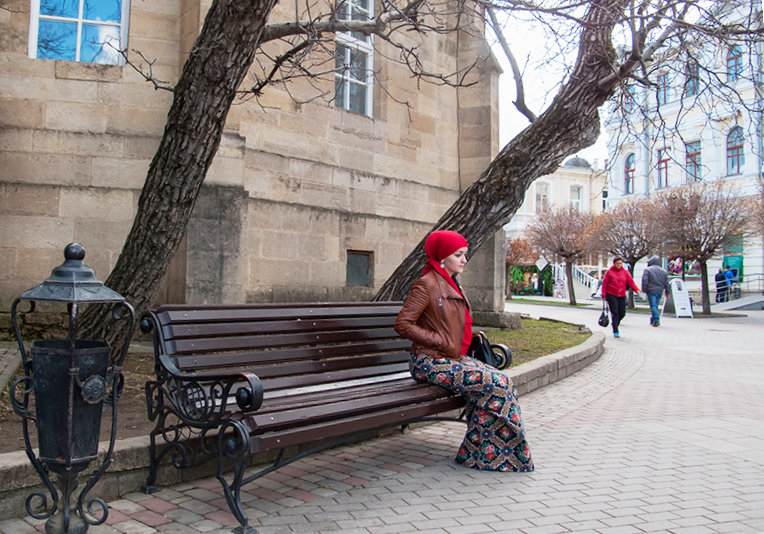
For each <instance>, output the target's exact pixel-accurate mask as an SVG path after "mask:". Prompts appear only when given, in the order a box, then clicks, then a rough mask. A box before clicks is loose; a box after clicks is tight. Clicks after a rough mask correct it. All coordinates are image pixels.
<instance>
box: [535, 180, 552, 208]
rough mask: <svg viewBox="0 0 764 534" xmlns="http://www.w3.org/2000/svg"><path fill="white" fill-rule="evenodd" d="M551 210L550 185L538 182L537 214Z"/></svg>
mask: <svg viewBox="0 0 764 534" xmlns="http://www.w3.org/2000/svg"><path fill="white" fill-rule="evenodd" d="M548 208H549V184H547V183H545V182H538V183H537V184H536V213H541V212H543V211H546V210H547V209H548Z"/></svg>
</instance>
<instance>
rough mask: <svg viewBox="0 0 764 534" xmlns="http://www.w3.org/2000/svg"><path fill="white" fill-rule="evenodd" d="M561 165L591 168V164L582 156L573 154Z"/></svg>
mask: <svg viewBox="0 0 764 534" xmlns="http://www.w3.org/2000/svg"><path fill="white" fill-rule="evenodd" d="M563 167H580V168H582V169H591V168H592V164H591V163H589V162H588V161H586V160H585V159H584V158H579V157H578V156H574V157H572V158H570V159H569V160H568V161H566V162H565V163H564V164H563Z"/></svg>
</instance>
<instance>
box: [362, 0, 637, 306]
mask: <svg viewBox="0 0 764 534" xmlns="http://www.w3.org/2000/svg"><path fill="white" fill-rule="evenodd" d="M624 5H625V4H624V2H623V1H622V0H621V1H617V2H598V3H594V4H592V5H591V7H590V8H589V11H588V12H587V14H586V17H585V23H584V28H583V31H582V34H581V38H580V45H579V53H578V59H577V61H576V66H575V69H574V71H573V73H572V74H571V77H570V80H569V81H568V82H567V83H566V84H565V85H564V86H563V87H562V88H561V90H560V92H559V94H558V95H557V97H556V98H555V99H554V101H553V102H552V104H551V105H550V106H549V108H548V109H547V110H546V111H545V112H544V113H542V114H541V115H540V116H539V117H538V119H537V120H536V121H534V122H533V124H531V125H530V126H529V127H528V128H526V129H525V130H523V131H522V132H521V133H520V134H518V135H517V137H515V138H514V139H513V140H512V141H511V142H510V143H509V144H508V145H507V146H505V147H504V149H502V151H501V152H500V153H499V155H498V156H497V157H496V159H494V160H493V161H492V162H491V164H490V165H489V166H488V168H487V169H486V170H485V171H483V173H482V174H481V176H480V178H478V179H477V180H476V181H475V182H474V183H473V184H472V185H471V186H470V187H469V188H467V190H466V191H464V193H463V194H462V195H461V196H460V197H459V199H458V200H457V201H456V202H455V203H454V204H453V205H452V206H451V207H450V208H449V209H448V210H447V211H446V213H445V214H444V215H443V216H442V217H441V218H440V220H439V221H438V222H437V223H436V224H435V226H434V227H433V230H436V229H448V230H455V231H457V232H459V233H461V234H462V235H463V236H464V237H465V238H466V239H467V242H468V243H469V245H470V249H471V252H472V253H474V251H475V250H477V249H478V248H479V247H480V245H482V244H483V243H484V242H485V241H486V240H487V239H488V238H490V237H491V236H492V235H494V233H496V232H497V231H498V230H499V229H500V228H501V227H502V226H504V225H505V224H506V223H507V222H508V221H509V220H510V219H511V218H512V215H514V214H515V212H516V211H517V209H518V208H519V207H520V206H521V205H522V203H523V199H524V196H525V190H526V189H527V188H528V186H529V185H530V184H531V183H532V182H533V181H534V180H535V179H536V178H538V177H539V176H543V175H545V174H551V173H552V172H554V170H555V169H557V167H558V166H559V165H560V163H561V162H562V160H563V159H564V158H565V157H566V156H568V155H570V154H573V153H575V152H577V151H579V150H581V149H583V148H585V147H587V146H591V145H592V144H593V143H594V142H595V140H596V139H597V137H598V136H599V131H600V119H599V113H598V108H599V107H600V106H601V105H602V104H603V103H604V102H605V100H607V98H608V97H609V96H610V95H611V94H612V93H613V90H614V88H615V86H616V84H617V81H616V80H615V79H614V80H613V81H612V83H610V84H608V85H607V86H605V87H603V86H601V83H600V82H601V81H602V80H604V79H606V78H607V77H608V76H609V75H610V74H611V73H612V65H613V61H614V59H615V50H614V49H613V47H612V44H611V36H612V32H613V26H614V22H615V21H616V20H617V19H618V15H619V14H620V13H621V11H622V10H623V8H624ZM425 260H426V258H425V256H424V239H422V241H420V242H419V244H418V245H417V246H416V247H415V248H414V250H413V251H412V252H411V253H410V254H409V255H408V256H407V257H406V258H405V259H404V260H403V262H402V263H401V265H400V266H398V268H397V269H396V270H395V271H394V272H393V274H392V275H391V276H390V278H388V279H387V281H386V282H385V283H384V284H383V285H382V287H381V288H380V290H379V291H378V292H377V294H376V295H375V296H374V300H401V299H403V298H405V296H406V294H407V293H408V291H409V289H410V287H411V285H412V284H413V283H414V281H415V280H416V279H417V278H418V277H419V276H420V273H421V272H422V268H423V266H424V264H425Z"/></svg>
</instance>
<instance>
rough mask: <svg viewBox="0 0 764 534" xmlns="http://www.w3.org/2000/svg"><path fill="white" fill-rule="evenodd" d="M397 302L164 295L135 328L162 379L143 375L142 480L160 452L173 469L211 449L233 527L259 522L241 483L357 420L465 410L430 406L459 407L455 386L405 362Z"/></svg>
mask: <svg viewBox="0 0 764 534" xmlns="http://www.w3.org/2000/svg"><path fill="white" fill-rule="evenodd" d="M400 307H401V303H399V302H382V303H340V304H283V305H235V306H190V305H165V306H160V307H158V308H156V309H154V310H153V311H151V312H149V313H147V314H145V315H144V316H143V318H142V321H141V328H142V330H143V331H144V332H146V333H148V332H150V331H153V334H154V351H155V358H156V361H155V369H156V376H157V379H156V381H150V382H148V383H147V384H146V399H147V403H148V415H149V419H151V420H152V421H156V426H155V428H154V430H153V431H152V432H151V435H150V439H151V445H150V452H151V471H150V474H149V477H148V480H147V484H146V486H145V487H144V491H146V492H151V491H152V490H153V489H154V484H155V482H156V477H157V469H158V468H159V465H160V462H161V461H162V459H163V458H164V457H165V456H167V455H170V457H171V458H172V463H173V464H174V466H175V467H177V468H179V469H183V468H190V467H195V466H199V465H201V464H203V463H205V462H207V461H210V460H217V463H218V466H217V478H218V480H219V481H220V483H221V485H222V487H223V492H224V494H225V498H226V500H227V502H228V506H229V508H230V509H231V512H232V513H233V515H234V516H235V517H236V519H237V521H239V523H240V526H239V527H237V528H236V529H235V530H234V532H254V530H253V529H251V527H249V526H248V524H247V517H246V515H245V513H244V510H243V508H242V504H241V499H240V492H241V487H242V486H243V485H245V484H248V483H249V482H252V481H253V480H255V479H257V478H259V477H261V476H263V475H265V474H267V473H269V472H271V471H273V470H275V469H278V468H279V467H282V466H285V465H287V464H289V463H291V462H293V461H295V460H298V459H300V458H303V457H305V456H307V455H308V454H312V453H315V452H317V451H319V450H323V449H327V448H330V447H334V446H336V445H337V444H339V443H341V442H344V441H348V440H349V439H352V437H353V436H357V434H358V433H359V432H364V431H369V430H372V429H379V428H383V427H391V426H397V425H406V424H407V423H411V422H414V421H423V420H463V415H464V414H463V413H462V415H461V416H460V417H458V418H455V417H441V416H438V415H437V414H442V413H444V412H449V411H452V410H457V409H460V408H462V407H464V405H465V402H464V400H463V399H462V397H461V396H459V395H456V394H454V393H452V392H450V391H448V390H446V389H443V388H441V387H438V386H434V385H430V384H423V383H418V382H416V381H414V379H413V378H412V377H411V375H410V374H409V370H408V361H409V352H408V349H409V346H410V345H411V343H410V342H409V341H407V340H404V339H402V338H401V337H399V336H398V334H397V333H396V332H395V331H394V330H393V322H394V321H395V317H396V315H397V314H398V311H399V310H400ZM295 446H299V447H295ZM287 448H289V449H287ZM269 450H279V451H280V452H279V453H278V456H277V457H276V460H275V461H274V463H273V464H272V465H270V466H268V467H266V468H264V469H261V470H260V471H258V472H256V473H252V474H250V475H249V476H245V468H246V467H247V465H248V463H249V462H248V461H249V457H250V456H251V455H252V454H255V453H259V452H262V451H269ZM285 450H288V452H287V453H286V454H285ZM287 456H288V457H287ZM231 468H232V475H230V474H229V475H226V472H227V471H229V470H230V469H231ZM226 476H229V477H230V481H229V480H228V479H227V478H226Z"/></svg>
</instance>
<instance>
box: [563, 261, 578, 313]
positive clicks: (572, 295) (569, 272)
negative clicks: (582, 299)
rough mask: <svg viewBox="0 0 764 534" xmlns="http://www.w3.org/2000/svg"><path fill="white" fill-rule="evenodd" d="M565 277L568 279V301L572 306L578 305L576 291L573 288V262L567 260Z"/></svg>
mask: <svg viewBox="0 0 764 534" xmlns="http://www.w3.org/2000/svg"><path fill="white" fill-rule="evenodd" d="M565 277H566V278H567V279H568V301H569V302H570V305H571V306H575V305H576V292H575V291H574V290H573V287H574V284H573V262H572V261H570V260H566V261H565Z"/></svg>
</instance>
